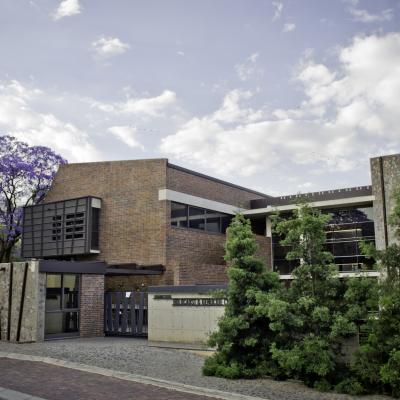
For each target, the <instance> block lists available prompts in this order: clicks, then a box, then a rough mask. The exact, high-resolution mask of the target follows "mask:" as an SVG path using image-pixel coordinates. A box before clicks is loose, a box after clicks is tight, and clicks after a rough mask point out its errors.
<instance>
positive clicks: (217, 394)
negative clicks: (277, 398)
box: [0, 351, 269, 400]
mask: <svg viewBox="0 0 400 400" xmlns="http://www.w3.org/2000/svg"><path fill="white" fill-rule="evenodd" d="M0 357H1V358H10V359H14V360H23V361H35V362H42V363H45V364H50V365H56V366H59V367H64V368H70V369H74V370H78V371H83V372H89V373H92V374H99V375H103V376H108V377H112V378H117V379H122V380H125V381H131V382H136V383H141V384H144V385H152V386H157V387H160V388H163V389H169V390H175V391H177V392H183V393H190V394H196V395H199V396H206V397H211V398H215V399H221V400H269V399H267V398H265V397H263V398H261V397H254V396H247V395H243V394H239V393H231V392H224V391H222V390H215V389H207V388H202V387H198V386H192V385H187V384H184V383H179V382H171V381H166V380H163V379H157V378H151V377H148V376H142V375H136V374H131V373H128V372H120V371H114V370H112V369H107V368H101V367H94V366H90V365H86V364H80V363H75V362H72V361H65V360H59V359H56V358H51V357H40V356H32V355H27V354H19V353H7V352H1V351H0Z"/></svg>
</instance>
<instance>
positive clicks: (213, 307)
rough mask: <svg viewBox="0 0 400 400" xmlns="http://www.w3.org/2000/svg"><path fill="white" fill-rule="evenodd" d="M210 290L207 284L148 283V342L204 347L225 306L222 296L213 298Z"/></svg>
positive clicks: (211, 289)
mask: <svg viewBox="0 0 400 400" xmlns="http://www.w3.org/2000/svg"><path fill="white" fill-rule="evenodd" d="M218 288H219V287H217V286H215V288H214V289H218ZM212 291H213V288H212V287H211V286H210V287H209V286H207V287H201V286H198V287H195V286H172V287H171V286H170V287H166V286H164V287H150V288H149V299H148V339H149V342H150V343H161V344H162V343H166V344H167V343H169V344H177V347H179V344H193V345H196V346H199V347H204V346H205V345H206V343H207V340H208V337H209V335H210V333H211V332H213V331H214V330H215V329H216V328H217V324H218V320H219V318H221V317H222V315H223V314H224V310H225V307H224V305H223V304H224V300H223V299H215V298H213V297H212Z"/></svg>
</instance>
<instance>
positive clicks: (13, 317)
mask: <svg viewBox="0 0 400 400" xmlns="http://www.w3.org/2000/svg"><path fill="white" fill-rule="evenodd" d="M43 285H44V277H43V274H40V273H39V262H38V261H30V262H27V263H25V262H16V263H3V264H0V332H1V340H10V341H13V342H36V341H38V340H43V335H44V303H45V288H44V286H43Z"/></svg>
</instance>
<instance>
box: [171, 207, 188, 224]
mask: <svg viewBox="0 0 400 400" xmlns="http://www.w3.org/2000/svg"><path fill="white" fill-rule="evenodd" d="M187 213H188V206H187V205H186V204H180V203H175V202H172V203H171V225H172V226H180V227H181V228H182V227H183V228H186V227H187V217H188V215H187Z"/></svg>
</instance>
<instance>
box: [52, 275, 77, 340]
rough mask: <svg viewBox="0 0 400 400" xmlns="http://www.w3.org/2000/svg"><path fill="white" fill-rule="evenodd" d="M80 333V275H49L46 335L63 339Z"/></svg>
mask: <svg viewBox="0 0 400 400" xmlns="http://www.w3.org/2000/svg"><path fill="white" fill-rule="evenodd" d="M78 332H79V275H78V274H47V278H46V313H45V335H46V337H47V338H49V337H62V336H69V335H77V334H78Z"/></svg>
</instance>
